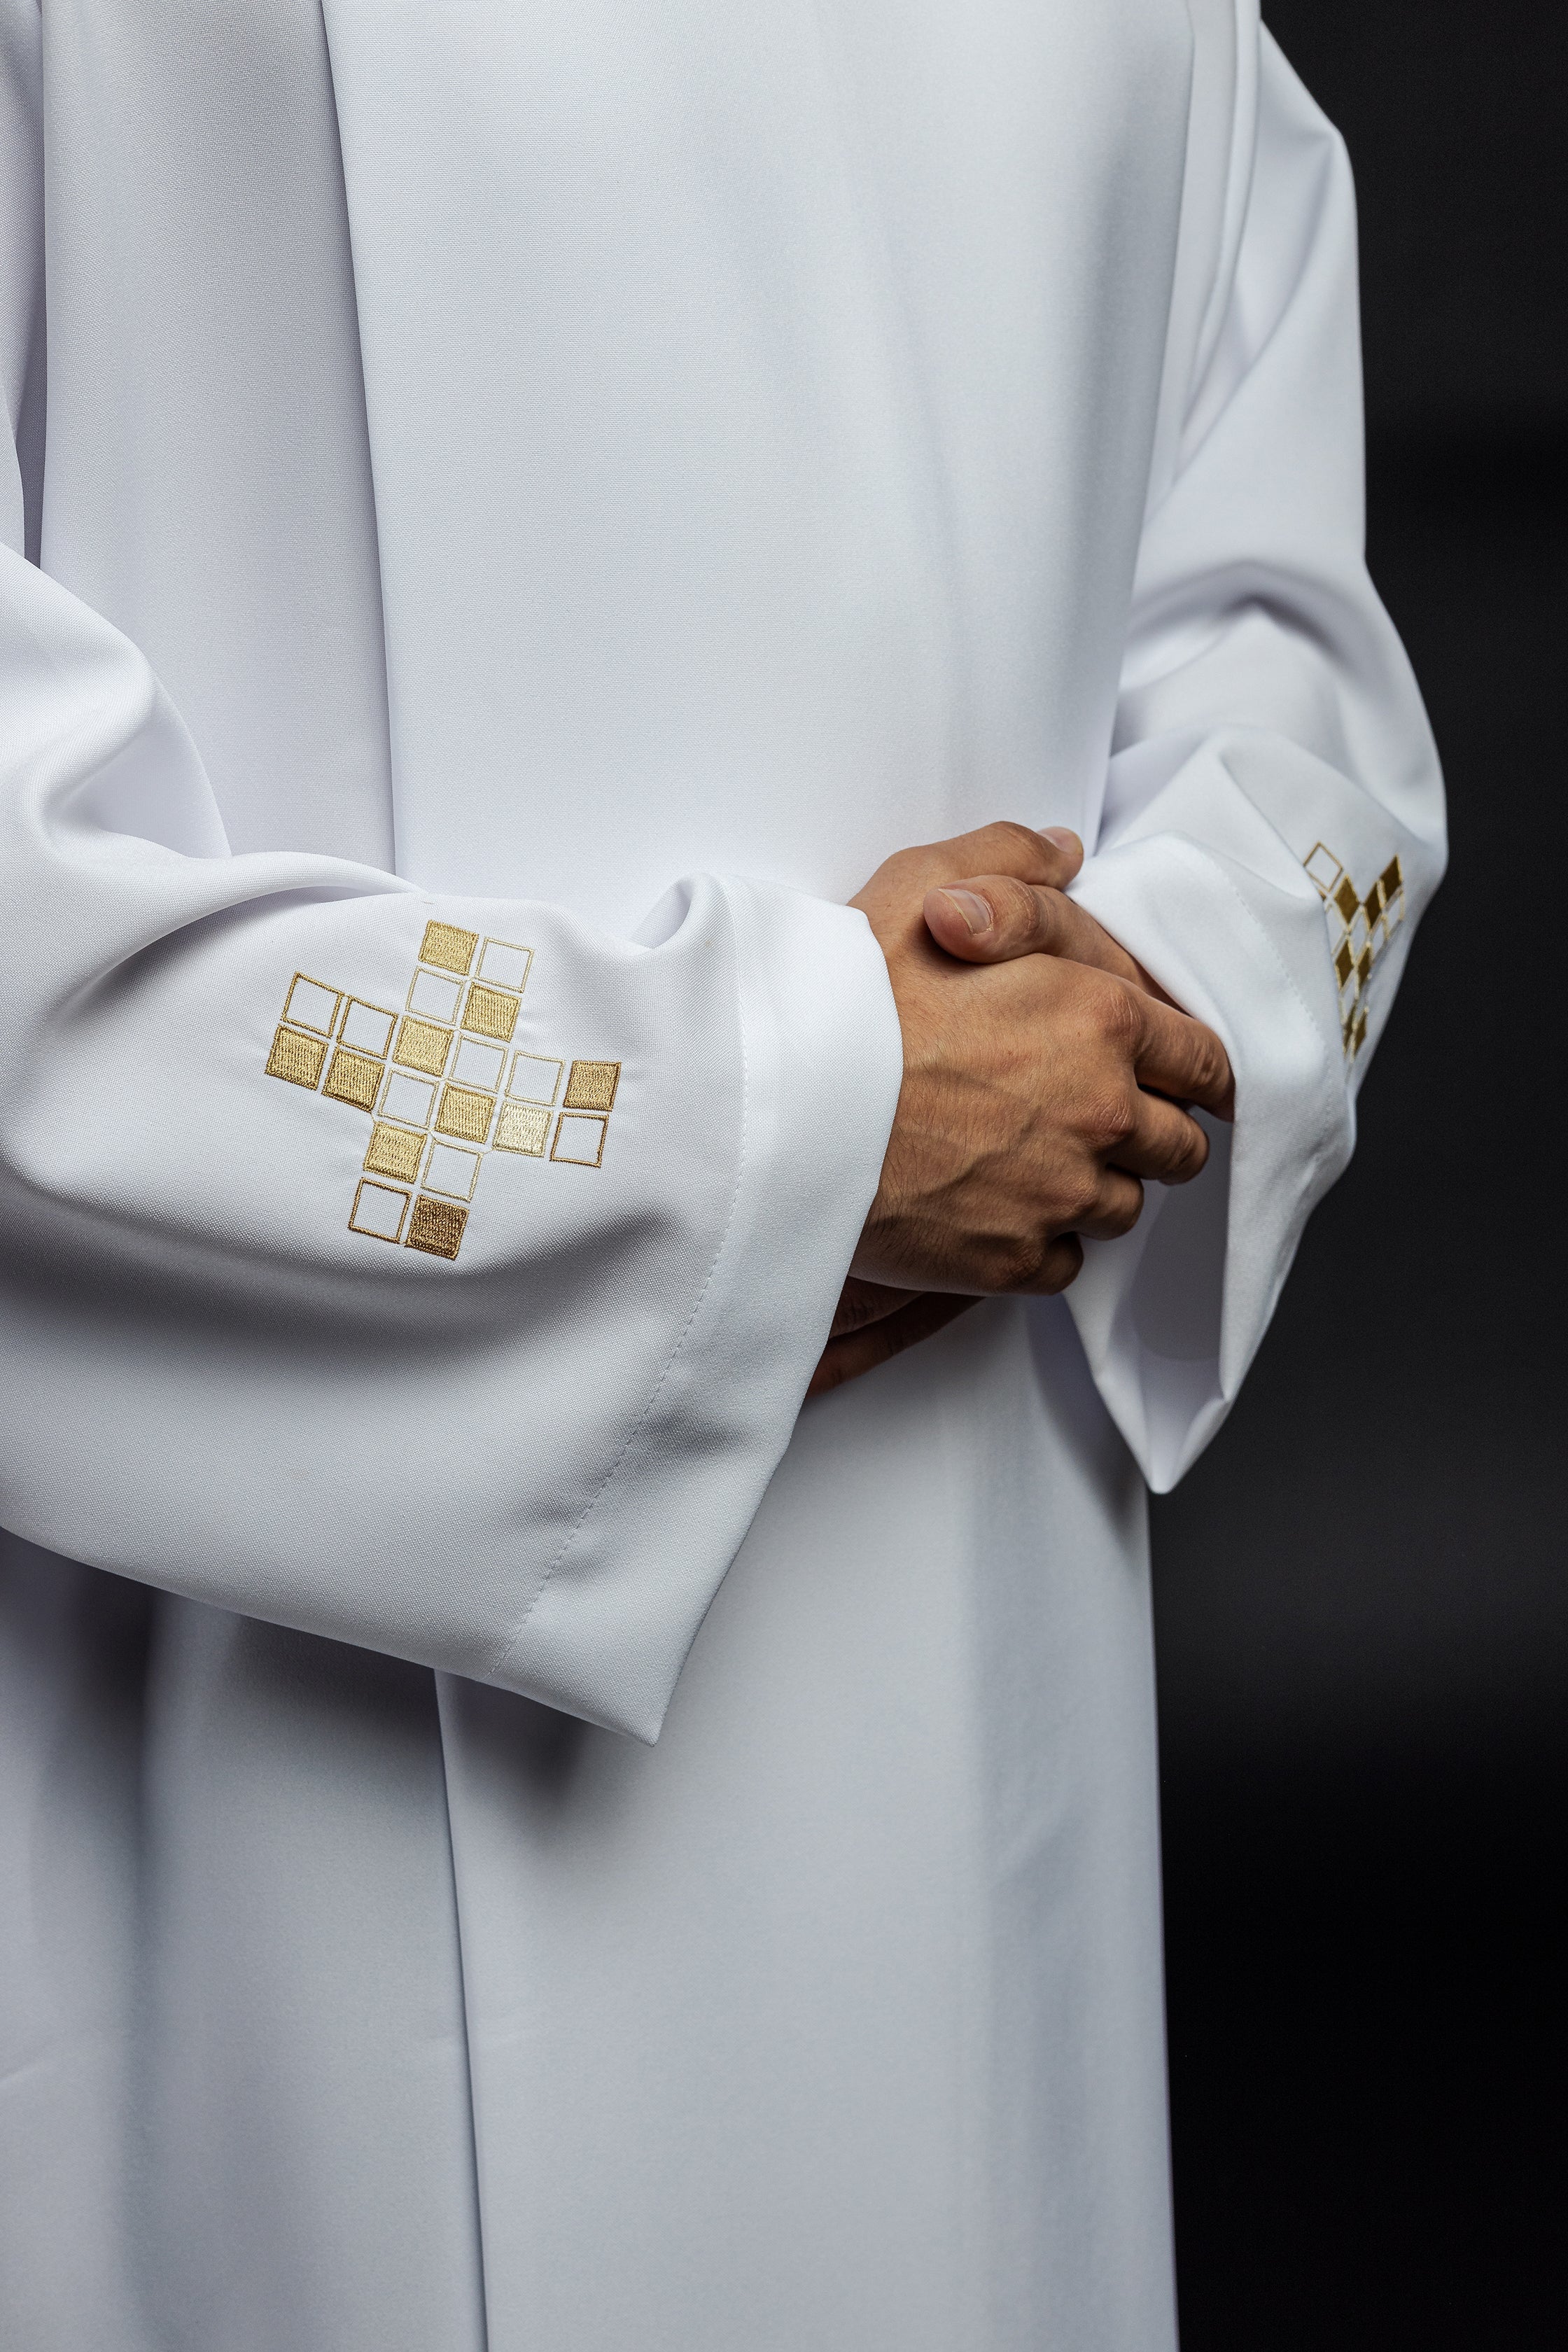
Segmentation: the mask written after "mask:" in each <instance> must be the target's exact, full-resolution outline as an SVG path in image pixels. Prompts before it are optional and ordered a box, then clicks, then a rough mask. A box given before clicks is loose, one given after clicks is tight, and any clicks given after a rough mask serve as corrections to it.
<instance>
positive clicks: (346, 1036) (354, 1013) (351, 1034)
mask: <svg viewBox="0 0 1568 2352" xmlns="http://www.w3.org/2000/svg"><path fill="white" fill-rule="evenodd" d="M396 1019H397V1015H396V1013H388V1012H387V1010H386V1008H385V1006H384V1005H381V1004H367V1003H365V1001H364V999H363V996H351V997H350V999H349V1001H348V1008H347V1010H346V1011H345V1013H344V1014H343V1025H342V1029H341V1030H340V1031H339V1033H338V1034H339V1038H340V1040H341V1042H342V1044H343V1045H352V1046H353V1049H354V1051H355V1052H356V1053H358V1054H370V1055H374V1058H375V1060H376V1061H378V1062H384V1061H385V1059H386V1049H387V1047H388V1046H389V1045H391V1043H392V1031H393V1024H395V1021H396Z"/></svg>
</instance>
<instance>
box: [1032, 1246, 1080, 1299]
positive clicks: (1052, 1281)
mask: <svg viewBox="0 0 1568 2352" xmlns="http://www.w3.org/2000/svg"><path fill="white" fill-rule="evenodd" d="M1082 1272H1083V1244H1082V1243H1081V1242H1080V1241H1079V1237H1078V1235H1077V1234H1062V1236H1061V1238H1060V1240H1059V1241H1055V1242H1053V1243H1052V1244H1051V1246H1050V1248H1049V1249H1048V1250H1047V1252H1046V1253H1045V1259H1044V1263H1043V1265H1042V1266H1041V1269H1040V1279H1039V1281H1038V1282H1037V1285H1036V1288H1037V1289H1038V1290H1041V1291H1044V1292H1045V1293H1046V1294H1047V1297H1055V1295H1056V1294H1057V1293H1058V1291H1062V1290H1066V1289H1068V1287H1069V1286H1071V1285H1072V1284H1073V1283H1075V1282H1076V1281H1077V1280H1078V1277H1079V1275H1080V1274H1081V1273H1082Z"/></svg>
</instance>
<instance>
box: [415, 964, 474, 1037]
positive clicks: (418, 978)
mask: <svg viewBox="0 0 1568 2352" xmlns="http://www.w3.org/2000/svg"><path fill="white" fill-rule="evenodd" d="M462 1001H463V983H462V982H461V981H460V980H453V979H452V978H451V977H450V976H449V974H447V972H444V971H416V973H415V975H414V977H413V979H412V980H411V981H410V982H409V983H408V1010H409V1011H410V1013H422V1014H423V1016H424V1018H425V1019H426V1021H441V1022H445V1023H447V1024H448V1025H449V1024H451V1023H452V1022H454V1021H456V1019H457V1017H458V1005H459V1004H461V1003H462Z"/></svg>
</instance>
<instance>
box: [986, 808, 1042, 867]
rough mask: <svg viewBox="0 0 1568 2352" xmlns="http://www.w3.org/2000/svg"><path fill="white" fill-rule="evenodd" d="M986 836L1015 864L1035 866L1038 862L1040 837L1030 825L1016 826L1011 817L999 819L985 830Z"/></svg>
mask: <svg viewBox="0 0 1568 2352" xmlns="http://www.w3.org/2000/svg"><path fill="white" fill-rule="evenodd" d="M985 830H986V833H987V835H991V836H992V837H994V840H995V841H996V842H997V844H998V845H999V846H1000V847H1001V848H1002V849H1004V850H1005V851H1006V852H1007V854H1008V856H1009V857H1010V858H1011V859H1012V860H1013V861H1014V862H1016V863H1017V864H1020V865H1022V864H1027V865H1029V866H1037V865H1038V864H1039V862H1040V836H1039V835H1038V834H1037V832H1036V831H1035V829H1034V827H1033V826H1032V825H1027V824H1016V823H1015V821H1014V820H1013V818H1011V817H1000V818H998V820H997V822H996V823H995V824H988V825H987V826H986V828H985Z"/></svg>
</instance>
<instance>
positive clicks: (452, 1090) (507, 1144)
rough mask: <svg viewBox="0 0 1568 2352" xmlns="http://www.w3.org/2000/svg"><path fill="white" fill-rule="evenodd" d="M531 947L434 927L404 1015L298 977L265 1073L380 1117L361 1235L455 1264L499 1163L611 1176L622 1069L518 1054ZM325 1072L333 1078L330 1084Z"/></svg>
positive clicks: (356, 1229)
mask: <svg viewBox="0 0 1568 2352" xmlns="http://www.w3.org/2000/svg"><path fill="white" fill-rule="evenodd" d="M532 961H533V950H532V949H531V948H520V947H515V946H514V945H513V944H512V943H511V941H510V940H490V939H486V940H481V938H480V936H479V932H478V931H465V930H462V929H459V928H458V925H457V924H455V923H426V926H425V937H424V939H423V940H422V941H421V942H420V948H419V967H418V970H417V971H416V972H415V975H414V978H413V980H412V981H411V982H410V983H409V988H408V994H407V998H406V1000H405V1004H404V1009H403V1011H402V1012H401V1013H395V1012H389V1011H388V1010H387V1008H386V1006H384V1005H382V1004H372V1003H370V1002H369V1001H368V1000H367V999H366V998H364V997H361V996H351V995H350V994H348V992H346V991H345V990H343V989H339V988H332V987H331V986H330V985H329V984H328V982H325V981H321V980H312V979H311V977H310V974H309V973H308V972H303V971H297V972H296V973H295V974H294V977H293V979H292V980H291V981H290V982H289V992H288V994H287V995H286V996H285V998H284V1000H283V1016H282V1019H281V1020H280V1021H279V1024H278V1029H277V1033H276V1034H275V1035H274V1037H273V1040H272V1051H271V1052H270V1054H268V1057H267V1075H268V1077H269V1078H282V1079H284V1080H286V1081H287V1083H288V1084H289V1086H292V1087H309V1088H310V1091H311V1092H312V1093H315V1092H318V1091H319V1092H320V1093H321V1094H322V1095H323V1096H324V1097H326V1098H327V1100H328V1101H329V1102H335V1103H342V1104H344V1105H346V1106H347V1108H349V1109H351V1110H359V1111H365V1112H367V1113H368V1114H369V1115H370V1119H371V1129H370V1142H369V1145H368V1147H367V1149H366V1151H365V1155H364V1173H363V1176H362V1177H361V1179H360V1182H359V1189H358V1191H357V1192H356V1193H355V1194H354V1203H353V1209H352V1210H351V1211H350V1213H349V1231H350V1232H351V1233H354V1234H366V1235H368V1236H369V1237H370V1238H371V1239H372V1240H374V1241H381V1242H393V1243H400V1244H402V1245H403V1247H404V1248H405V1249H416V1250H424V1251H425V1252H426V1255H428V1256H431V1257H445V1258H455V1257H456V1256H457V1255H458V1251H459V1249H461V1247H462V1245H463V1234H464V1231H465V1229H466V1227H467V1225H468V1210H469V1206H470V1204H471V1203H472V1201H473V1197H474V1192H475V1190H476V1188H477V1186H478V1184H479V1171H480V1169H481V1167H482V1166H483V1164H484V1161H485V1160H486V1158H487V1157H488V1156H489V1153H490V1152H492V1151H512V1152H521V1153H522V1154H524V1155H526V1156H527V1157H528V1158H530V1159H532V1160H542V1159H543V1158H544V1156H545V1147H546V1146H547V1145H548V1147H549V1156H550V1158H551V1159H552V1160H563V1161H564V1162H566V1163H567V1164H568V1165H569V1166H571V1167H574V1168H599V1167H602V1166H603V1164H604V1158H605V1132H606V1130H607V1129H608V1126H609V1118H610V1113H611V1112H612V1111H613V1110H614V1108H615V1107H616V1088H617V1087H618V1086H619V1084H620V1076H621V1066H620V1064H619V1063H618V1062H574V1063H573V1064H572V1066H571V1069H570V1071H569V1072H568V1073H567V1076H566V1084H565V1087H564V1090H563V1087H562V1083H561V1078H562V1071H563V1064H562V1063H561V1062H559V1061H552V1059H551V1058H550V1057H549V1056H548V1055H543V1054H527V1053H521V1052H514V1051H513V1050H512V1037H513V1034H514V1032H515V1030H516V1028H517V1016H518V1013H519V1010H520V1008H521V1003H522V992H523V990H524V989H525V988H526V987H527V985H528V973H529V967H530V965H531V963H532ZM323 1073H324V1075H323Z"/></svg>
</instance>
